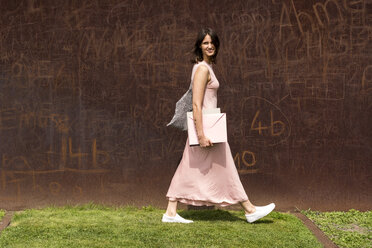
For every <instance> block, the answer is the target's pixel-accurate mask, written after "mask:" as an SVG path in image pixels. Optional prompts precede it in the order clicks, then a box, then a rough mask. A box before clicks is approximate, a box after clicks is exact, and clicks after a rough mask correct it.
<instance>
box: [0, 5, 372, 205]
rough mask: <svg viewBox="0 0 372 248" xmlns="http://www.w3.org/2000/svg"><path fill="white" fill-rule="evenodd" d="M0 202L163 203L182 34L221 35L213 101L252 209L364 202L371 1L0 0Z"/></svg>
mask: <svg viewBox="0 0 372 248" xmlns="http://www.w3.org/2000/svg"><path fill="white" fill-rule="evenodd" d="M0 13H1V15H0V157H1V160H0V208H13V209H15V208H23V207H30V206H32V207H34V206H43V205H47V204H65V203H78V202H86V201H95V202H102V203H108V204H137V205H147V204H153V205H156V206H165V204H166V199H165V194H166V191H167V188H168V186H169V183H170V180H171V178H172V175H173V173H174V171H175V169H176V167H177V163H178V161H179V159H180V157H181V156H182V151H183V148H184V144H185V141H186V135H185V133H182V132H179V131H177V130H173V129H171V128H166V127H165V124H166V123H167V122H168V121H169V120H170V118H171V117H172V114H173V110H174V104H175V102H176V100H177V99H178V98H179V97H180V96H181V95H182V94H183V92H184V91H185V90H186V89H187V87H188V84H189V78H190V73H191V68H192V65H191V64H190V63H189V59H190V58H191V57H190V53H189V52H190V51H191V49H192V45H193V42H194V38H195V36H196V32H197V31H198V30H199V29H200V28H201V27H203V26H210V27H213V28H214V29H216V31H217V32H218V33H219V36H220V40H221V42H222V46H221V50H220V54H219V57H218V63H217V65H216V67H215V68H216V69H215V72H216V75H217V77H218V79H219V81H220V84H221V88H220V90H219V106H220V107H221V108H222V110H223V111H224V112H227V116H228V130H229V143H230V145H231V148H232V152H233V156H234V158H235V162H236V166H237V168H238V170H239V173H240V175H241V179H242V182H243V184H244V186H245V188H246V191H247V193H248V195H249V196H250V198H251V200H252V201H253V202H254V203H256V204H264V203H267V202H269V201H270V202H271V201H275V202H276V203H277V205H278V207H279V208H280V209H285V208H294V207H299V208H312V209H323V210H325V209H348V208H358V209H368V208H369V209H370V208H371V203H372V197H371V184H372V183H371V182H372V180H371V164H372V159H371V141H372V134H371V103H372V59H371V58H372V1H371V0H356V1H348V0H326V1H325V0H321V1H315V0H311V1H299V0H285V1H284V0H283V1H279V0H265V1H261V0H260V1H256V0H249V1H247V0H241V1H227V0H221V1H192V0H178V1H172V0H169V1H160V0H157V1H152V0H148V1H140V0H138V1H136V0H127V1H115V0H110V1H108V0H107V1H101V0H100V1H98V0H96V1H88V0H86V1H77V0H76V1H37V0H28V1H26V0H24V1H19V0H14V1H7V0H2V1H1V5H0Z"/></svg>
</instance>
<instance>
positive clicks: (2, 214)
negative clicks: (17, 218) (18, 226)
mask: <svg viewBox="0 0 372 248" xmlns="http://www.w3.org/2000/svg"><path fill="white" fill-rule="evenodd" d="M4 215H5V211H4V210H2V209H0V220H1V219H2V218H3V217H4Z"/></svg>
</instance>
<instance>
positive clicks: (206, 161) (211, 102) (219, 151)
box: [167, 61, 248, 206]
mask: <svg viewBox="0 0 372 248" xmlns="http://www.w3.org/2000/svg"><path fill="white" fill-rule="evenodd" d="M202 64H203V65H206V66H207V67H208V70H209V73H210V76H211V80H210V81H209V82H208V84H207V87H206V90H205V94H204V100H203V109H207V108H216V107H217V90H218V87H219V83H218V80H217V78H216V76H215V75H214V72H213V69H212V67H211V66H210V65H209V64H208V63H206V62H204V61H202V62H199V63H198V64H195V65H194V67H193V70H192V74H191V80H192V82H193V78H194V74H195V71H196V69H197V68H198V66H200V65H202ZM167 197H168V199H169V200H172V201H176V200H177V201H180V202H182V203H185V204H190V205H195V206H201V205H207V206H208V205H219V206H228V205H231V204H236V203H239V202H242V201H246V200H248V197H247V194H246V193H245V190H244V188H243V185H242V183H241V182H240V178H239V174H238V172H237V170H236V167H235V164H234V159H233V157H232V155H231V151H230V146H229V144H228V143H227V142H226V143H219V144H214V145H213V147H210V148H201V147H199V146H191V147H190V146H189V143H188V140H187V141H186V145H185V150H184V152H183V156H182V160H181V162H180V164H179V165H178V168H177V171H176V173H175V174H174V176H173V179H172V182H171V184H170V186H169V189H168V193H167Z"/></svg>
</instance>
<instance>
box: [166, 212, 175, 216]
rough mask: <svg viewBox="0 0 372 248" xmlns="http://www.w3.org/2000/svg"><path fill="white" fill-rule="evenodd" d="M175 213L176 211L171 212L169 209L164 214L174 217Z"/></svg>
mask: <svg viewBox="0 0 372 248" xmlns="http://www.w3.org/2000/svg"><path fill="white" fill-rule="evenodd" d="M176 214H177V212H173V211H172V212H170V211H166V212H165V215H166V216H168V217H174V216H176Z"/></svg>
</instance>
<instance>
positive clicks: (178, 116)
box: [167, 83, 192, 131]
mask: <svg viewBox="0 0 372 248" xmlns="http://www.w3.org/2000/svg"><path fill="white" fill-rule="evenodd" d="M189 111H192V83H191V84H190V87H189V89H188V90H187V91H186V93H185V94H184V95H183V96H182V97H181V98H180V100H178V101H177V103H176V109H175V111H174V115H173V118H172V120H171V121H170V122H169V123H168V124H167V126H173V127H175V128H178V129H181V130H183V131H186V130H187V112H189Z"/></svg>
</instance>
